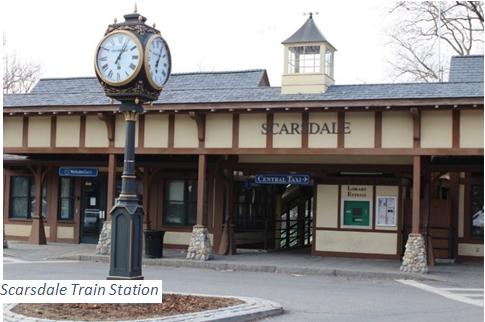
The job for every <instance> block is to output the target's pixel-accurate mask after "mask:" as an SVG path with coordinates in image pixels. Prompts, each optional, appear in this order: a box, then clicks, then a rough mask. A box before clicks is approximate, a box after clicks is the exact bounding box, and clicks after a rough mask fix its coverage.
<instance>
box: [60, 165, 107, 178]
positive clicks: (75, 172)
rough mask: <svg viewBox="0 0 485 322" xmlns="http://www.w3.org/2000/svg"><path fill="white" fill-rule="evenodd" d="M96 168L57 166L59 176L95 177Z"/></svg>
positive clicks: (96, 174)
mask: <svg viewBox="0 0 485 322" xmlns="http://www.w3.org/2000/svg"><path fill="white" fill-rule="evenodd" d="M97 176H98V168H63V167H61V168H59V177H97Z"/></svg>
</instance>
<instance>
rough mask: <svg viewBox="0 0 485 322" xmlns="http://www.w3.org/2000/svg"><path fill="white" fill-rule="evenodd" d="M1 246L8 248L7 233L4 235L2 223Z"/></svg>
mask: <svg viewBox="0 0 485 322" xmlns="http://www.w3.org/2000/svg"><path fill="white" fill-rule="evenodd" d="M3 248H8V241H7V235H5V225H3Z"/></svg>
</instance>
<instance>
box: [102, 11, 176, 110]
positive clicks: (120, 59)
mask: <svg viewBox="0 0 485 322" xmlns="http://www.w3.org/2000/svg"><path fill="white" fill-rule="evenodd" d="M124 18H125V21H124V22H121V23H117V22H116V21H115V23H113V24H111V25H109V26H108V29H107V31H106V33H105V36H104V37H103V39H101V41H100V42H99V44H98V46H97V47H96V53H95V57H94V69H95V71H96V76H97V78H98V80H99V82H100V84H101V86H102V87H103V89H104V91H105V93H106V96H108V97H111V98H113V99H116V100H119V101H121V102H130V103H135V104H137V105H138V104H142V103H144V102H150V101H154V100H156V99H157V98H158V96H159V95H160V92H161V91H162V89H163V86H164V85H165V83H166V82H167V80H168V78H169V77H170V72H171V57H170V49H169V47H168V45H167V42H166V41H165V40H164V39H163V38H162V36H161V35H160V31H159V30H157V29H155V27H154V26H153V27H150V26H148V25H146V24H145V21H146V18H145V17H143V16H142V15H140V14H138V13H136V12H135V13H131V14H127V15H125V16H124Z"/></svg>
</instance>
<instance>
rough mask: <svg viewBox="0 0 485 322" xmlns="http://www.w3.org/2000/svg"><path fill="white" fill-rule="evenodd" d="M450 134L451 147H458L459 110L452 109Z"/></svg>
mask: <svg viewBox="0 0 485 322" xmlns="http://www.w3.org/2000/svg"><path fill="white" fill-rule="evenodd" d="M452 124H453V125H452V128H453V130H452V136H453V143H452V144H453V145H452V147H453V148H459V147H460V110H453V116H452Z"/></svg>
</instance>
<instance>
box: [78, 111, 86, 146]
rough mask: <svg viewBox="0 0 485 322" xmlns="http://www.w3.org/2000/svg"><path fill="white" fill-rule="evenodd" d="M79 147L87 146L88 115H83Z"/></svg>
mask: <svg viewBox="0 0 485 322" xmlns="http://www.w3.org/2000/svg"><path fill="white" fill-rule="evenodd" d="M79 147H80V148H84V147H86V115H81V128H80V131H79Z"/></svg>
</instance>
